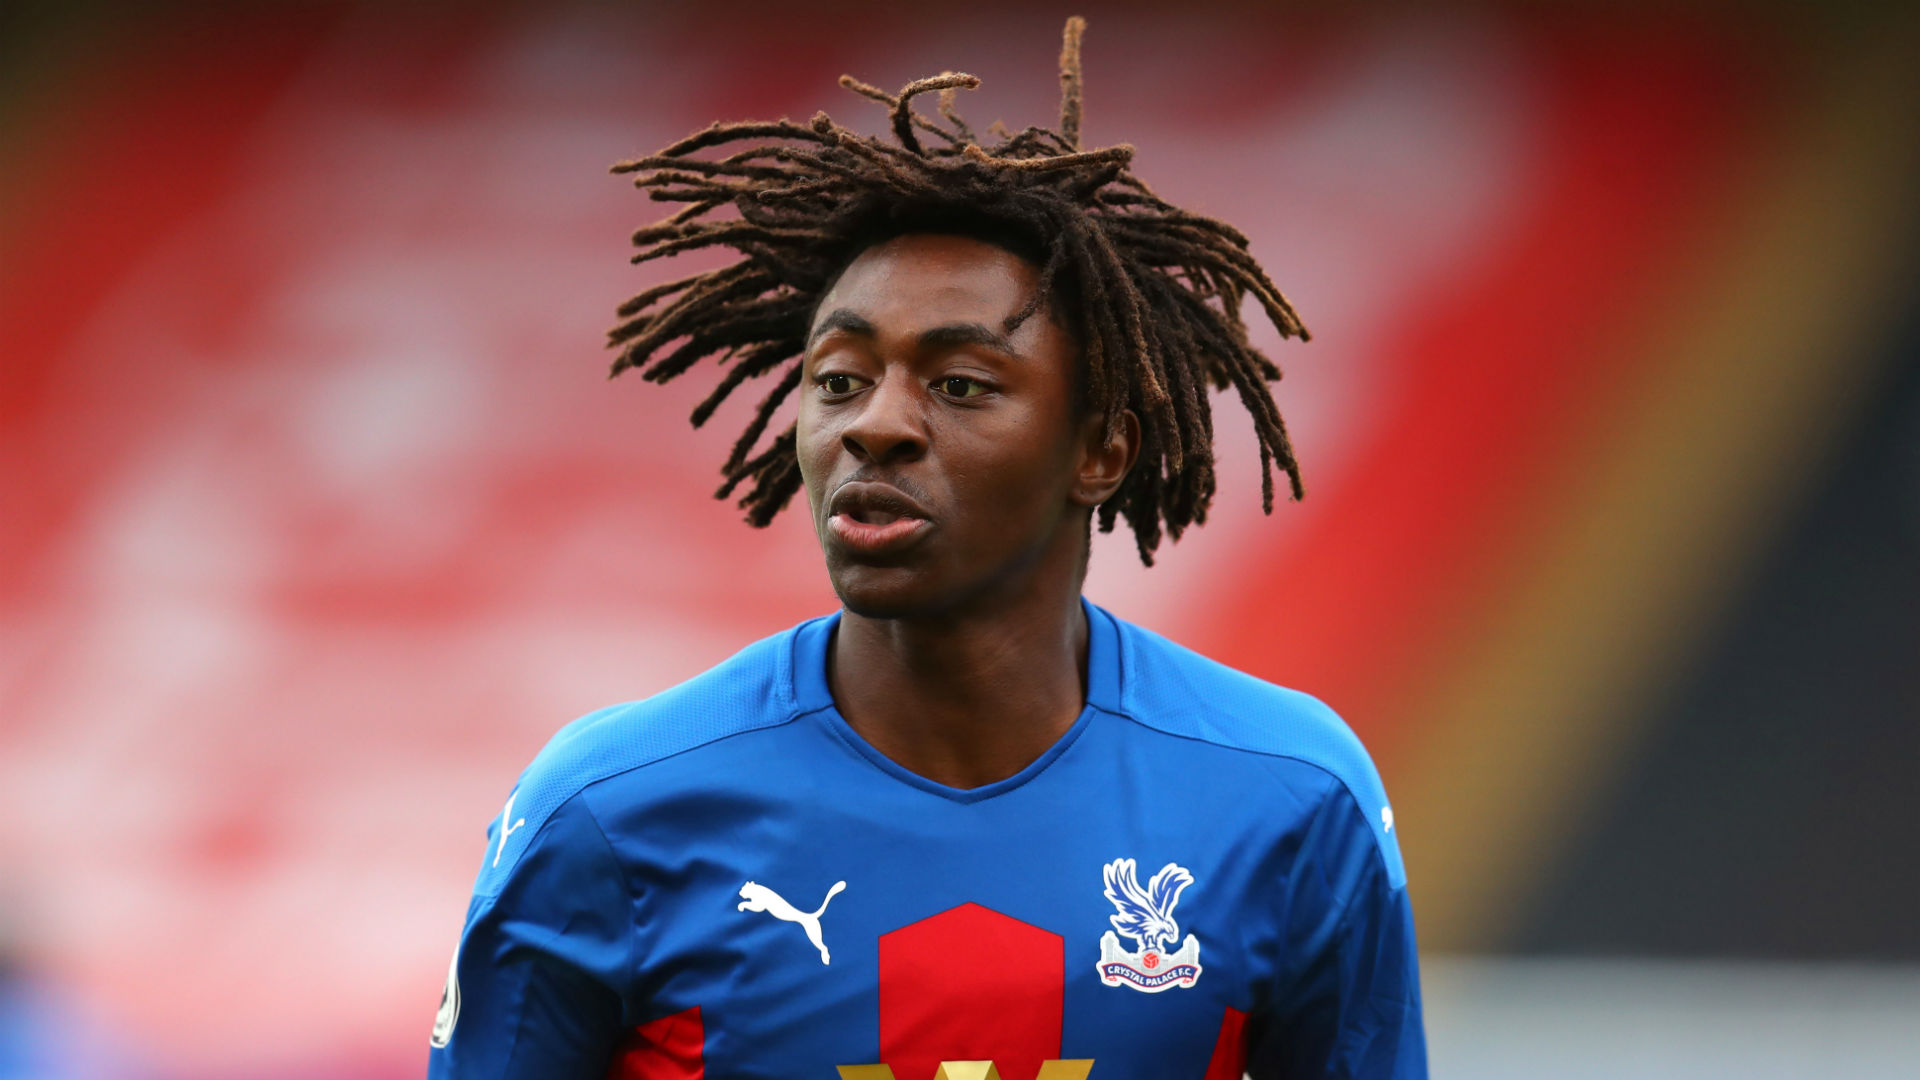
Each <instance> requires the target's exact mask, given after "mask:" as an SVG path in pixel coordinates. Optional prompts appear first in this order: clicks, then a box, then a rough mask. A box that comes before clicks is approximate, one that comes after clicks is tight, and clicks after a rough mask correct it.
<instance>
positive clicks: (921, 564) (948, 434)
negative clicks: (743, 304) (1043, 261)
mask: <svg viewBox="0 0 1920 1080" xmlns="http://www.w3.org/2000/svg"><path fill="white" fill-rule="evenodd" d="M1038 278H1039V275H1038V273H1037V272H1036V270H1035V268H1034V267H1033V265H1032V264H1030V263H1028V262H1027V261H1026V260H1024V259H1022V258H1020V257H1019V256H1017V255H1014V254H1012V253H1010V252H1007V251H1005V250H1003V249H1001V248H998V247H995V246H993V245H991V244H988V243H984V242H982V241H979V240H974V239H971V238H967V237H959V236H945V235H931V234H912V235H907V236H902V237H899V238H896V239H893V240H890V241H887V242H885V243H881V244H877V245H875V246H874V247H871V248H868V249H867V250H866V251H865V252H863V253H862V254H861V255H860V256H859V257H857V258H856V259H854V260H853V262H852V263H851V264H850V265H849V266H848V267H847V269H846V271H845V272H844V273H842V274H841V275H840V279H839V281H838V282H837V283H835V285H834V286H833V288H832V289H831V290H830V291H829V292H828V293H827V295H826V296H825V297H823V298H822V299H821V302H820V306H819V309H818V311H817V313H816V314H815V316H814V322H813V326H812V328H811V332H810V335H809V337H810V343H809V345H808V348H807V352H806V360H805V370H804V374H803V377H802V380H801V385H800V394H801V398H800V416H799V429H798V438H799V445H798V451H799V461H800V471H801V475H802V476H803V477H804V478H805V481H806V487H807V501H808V504H809V505H810V507H811V509H812V512H813V523H814V528H815V531H816V532H817V533H818V535H819V537H820V545H821V547H822V548H823V549H824V550H825V552H826V558H827V572H828V574H829V575H830V576H831V577H832V579H833V587H834V591H835V592H836V593H838V594H839V596H840V600H841V603H843V604H845V605H846V606H847V609H848V610H850V611H853V612H856V613H858V614H863V615H868V616H873V617H881V618H885V617H900V616H908V615H937V614H941V613H946V612H951V611H954V610H957V609H960V608H963V607H965V606H966V605H969V604H972V603H981V602H986V603H991V602H992V600H993V598H994V597H996V596H1000V595H1006V594H1008V593H1009V592H1011V591H1017V590H1020V589H1022V588H1024V587H1025V584H1026V582H1027V581H1028V580H1029V578H1030V575H1031V574H1032V573H1033V572H1034V571H1035V569H1036V568H1038V567H1041V566H1048V567H1053V566H1058V565H1061V564H1062V557H1063V552H1065V553H1068V554H1070V555H1071V559H1072V560H1073V561H1071V562H1068V563H1066V564H1065V565H1066V566H1067V567H1068V568H1069V571H1072V570H1076V569H1077V566H1078V562H1077V560H1078V558H1079V550H1080V545H1081V544H1082V543H1083V542H1084V537H1083V534H1084V531H1085V529H1086V524H1085V522H1086V515H1087V511H1088V507H1089V505H1091V504H1089V503H1087V502H1086V500H1087V498H1088V497H1089V496H1088V492H1087V485H1086V483H1085V479H1084V477H1083V475H1082V473H1083V471H1084V464H1085V458H1086V455H1087V445H1086V444H1087V441H1088V440H1087V438H1086V435H1085V432H1084V431H1083V429H1087V428H1088V426H1089V425H1088V424H1086V423H1084V422H1079V421H1077V419H1076V414H1077V412H1078V410H1077V409H1076V408H1075V400H1074V398H1075V392H1076V390H1075V376H1076V370H1077V366H1078V363H1079V360H1078V352H1077V349H1076V347H1075V345H1074V343H1073V341H1072V340H1071V339H1070V338H1069V336H1068V335H1067V333H1066V332H1065V331H1063V330H1062V329H1061V328H1060V327H1059V326H1058V325H1056V324H1055V322H1054V321H1053V320H1052V319H1050V318H1048V317H1047V315H1046V313H1045V311H1044V310H1043V311H1042V312H1040V313H1038V314H1036V315H1035V316H1034V317H1032V318H1029V319H1027V320H1025V321H1024V322H1022V323H1021V324H1020V326H1019V327H1018V328H1017V329H1016V330H1014V331H1013V333H1011V334H1006V333H1004V332H1003V329H1002V328H1003V327H1004V326H1005V325H1006V319H1007V317H1008V316H1009V315H1012V314H1014V313H1016V312H1018V311H1019V310H1020V309H1021V308H1022V307H1023V306H1024V305H1025V304H1026V301H1027V298H1028V297H1030V296H1031V295H1032V294H1033V290H1034V289H1035V288H1036V287H1037V285H1038ZM1094 445H1095V446H1096V447H1097V446H1098V439H1097V438H1096V439H1095V440H1094ZM1063 545H1064V546H1063Z"/></svg>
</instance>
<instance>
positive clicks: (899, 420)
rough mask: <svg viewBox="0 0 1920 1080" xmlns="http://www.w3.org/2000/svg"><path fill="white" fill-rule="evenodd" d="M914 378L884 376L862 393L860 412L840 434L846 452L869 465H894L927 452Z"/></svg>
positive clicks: (924, 425) (923, 421) (925, 436)
mask: <svg viewBox="0 0 1920 1080" xmlns="http://www.w3.org/2000/svg"><path fill="white" fill-rule="evenodd" d="M915 389H916V387H915V386H914V384H913V380H912V379H910V378H905V377H902V376H898V375H895V376H893V377H891V378H883V379H881V380H880V382H879V383H878V384H876V385H875V386H874V388H873V389H872V390H871V391H869V392H868V393H867V394H866V395H865V400H864V401H862V403H861V405H862V407H861V409H860V414H859V415H858V416H856V417H854V418H853V420H852V421H851V422H850V423H848V424H847V426H846V428H845V429H844V430H843V431H842V432H841V434H840V444H841V445H842V446H844V447H846V448H847V452H848V453H849V454H852V455H853V456H854V457H856V458H858V459H859V460H860V461H862V462H864V463H866V464H870V465H897V464H899V463H901V462H906V461H914V460H916V459H918V458H919V457H920V456H921V455H923V454H925V453H926V452H927V431H926V423H925V416H924V415H923V414H922V411H921V402H920V397H921V395H919V394H917V393H915Z"/></svg>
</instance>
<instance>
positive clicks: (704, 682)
mask: <svg viewBox="0 0 1920 1080" xmlns="http://www.w3.org/2000/svg"><path fill="white" fill-rule="evenodd" d="M817 621H819V620H810V621H809V622H807V623H802V624H800V625H799V626H796V627H793V628H791V629H788V630H785V631H782V632H781V633H778V634H775V635H773V636H772V637H768V638H763V639H761V640H760V641H756V642H754V643H753V644H752V645H749V646H747V647H746V648H744V649H742V650H740V651H739V652H738V653H735V654H734V655H733V656H732V657H730V658H729V659H727V660H725V661H723V662H722V663H720V664H719V665H717V666H715V667H713V668H710V669H708V670H707V671H705V672H702V673H701V674H699V675H697V676H695V677H693V678H691V679H689V680H687V681H686V682H683V683H680V684H679V685H677V686H674V687H671V688H669V689H666V690H663V691H661V692H660V693H658V694H655V695H653V696H652V697H649V698H645V699H642V700H639V701H629V702H624V703H622V704H619V705H612V706H609V707H607V708H604V709H599V710H596V711H594V712H591V713H588V714H586V715H585V716H582V717H580V718H579V719H577V720H574V721H573V722H572V723H570V724H568V725H566V726H565V727H563V728H561V729H560V730H559V731H558V732H557V733H555V734H554V736H553V738H551V739H550V740H548V742H547V745H546V747H545V748H544V749H542V750H541V751H540V753H539V754H538V755H536V756H535V757H534V759H533V761H532V763H531V764H529V765H528V766H527V767H526V769H525V770H524V771H523V772H522V773H521V774H520V779H519V782H518V783H516V784H515V785H514V788H513V791H512V793H511V794H510V795H509V796H508V800H507V805H506V807H505V809H504V810H503V811H502V812H501V814H500V816H499V817H498V818H497V819H496V820H495V821H494V822H493V824H492V825H491V826H490V828H489V853H488V858H487V861H486V862H484V863H483V864H482V866H481V872H480V880H479V882H478V883H477V885H476V891H478V892H481V893H486V892H489V891H491V888H497V887H498V885H499V884H500V883H501V882H503V881H504V879H505V878H506V876H507V875H508V873H509V872H510V871H511V869H512V864H513V862H515V861H517V859H518V858H519V856H520V854H521V853H522V852H524V851H526V850H527V849H528V848H530V847H533V846H535V845H538V844H540V843H542V842H544V841H545V840H546V838H545V837H543V835H542V834H543V832H545V831H547V827H548V824H549V822H550V821H551V820H552V819H553V818H554V816H555V812H556V811H557V810H558V809H559V808H560V807H562V806H563V805H565V804H566V803H567V802H568V801H569V800H571V799H573V798H574V797H575V796H576V795H579V794H580V793H581V792H582V791H584V790H586V789H587V788H588V787H590V786H592V785H594V784H596V783H599V782H600V781H603V780H607V779H610V778H612V777H615V776H619V775H622V774H625V773H629V772H632V771H633V770H635V769H640V768H644V767H646V766H648V765H652V764H654V763H656V762H659V761H664V760H666V759H667V758H671V757H676V756H678V755H681V754H686V753H691V752H695V751H698V750H699V749H700V748H702V747H705V746H710V745H712V744H714V743H718V742H720V741H722V740H725V739H728V738H731V737H733V736H736V735H742V734H745V733H747V732H751V731H758V730H762V729H765V728H771V727H777V726H779V725H781V724H784V723H787V722H788V721H790V720H792V719H793V718H794V717H795V716H796V715H798V713H799V711H800V710H799V708H798V705H797V703H796V700H795V695H794V687H793V670H792V668H793V641H794V637H795V635H796V634H798V633H799V632H800V631H801V630H803V629H804V628H805V627H807V626H809V625H811V624H812V623H813V622H817ZM587 816H589V817H590V815H587ZM502 830H506V832H505V838H504V839H503V838H502ZM522 830H524V832H523V831H522Z"/></svg>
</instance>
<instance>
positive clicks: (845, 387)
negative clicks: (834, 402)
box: [818, 372, 867, 397]
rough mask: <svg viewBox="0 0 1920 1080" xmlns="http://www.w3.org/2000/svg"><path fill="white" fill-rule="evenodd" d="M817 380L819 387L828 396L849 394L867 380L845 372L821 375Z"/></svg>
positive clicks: (863, 384)
mask: <svg viewBox="0 0 1920 1080" xmlns="http://www.w3.org/2000/svg"><path fill="white" fill-rule="evenodd" d="M818 382H819V385H820V389H821V390H822V391H824V392H825V393H826V394H827V395H828V396H830V397H839V396H840V395H842V394H851V393H853V392H854V391H855V390H858V389H860V388H861V387H862V386H865V385H866V384H867V381H866V380H865V379H862V378H860V377H859V376H858V375H848V374H846V373H845V372H834V373H833V374H831V375H822V376H820V378H819V380H818Z"/></svg>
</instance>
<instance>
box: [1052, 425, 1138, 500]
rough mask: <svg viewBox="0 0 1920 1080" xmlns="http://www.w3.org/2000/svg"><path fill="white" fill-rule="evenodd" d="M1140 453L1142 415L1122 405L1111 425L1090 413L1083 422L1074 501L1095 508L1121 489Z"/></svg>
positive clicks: (1074, 483) (1074, 481) (1074, 478)
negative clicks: (1138, 415) (1123, 407)
mask: <svg viewBox="0 0 1920 1080" xmlns="http://www.w3.org/2000/svg"><path fill="white" fill-rule="evenodd" d="M1139 456H1140V418H1139V417H1137V416H1135V415H1133V410H1132V409H1123V410H1121V412H1120V415H1119V416H1118V417H1116V418H1115V419H1114V421H1113V423H1112V425H1110V426H1109V425H1108V424H1107V422H1106V417H1104V416H1100V415H1098V414H1095V415H1090V416H1088V417H1087V418H1086V419H1084V420H1082V421H1081V423H1080V461H1079V467H1078V468H1077V469H1076V471H1075V472H1074V477H1073V488H1072V491H1071V492H1070V494H1069V497H1070V498H1072V500H1073V502H1074V505H1076V506H1084V507H1086V508H1088V509H1090V510H1091V509H1093V508H1094V507H1096V506H1099V505H1100V504H1101V503H1103V502H1106V501H1107V500H1108V499H1110V498H1112V497H1113V493H1114V492H1116V491H1118V490H1120V483H1121V481H1123V480H1125V479H1126V478H1127V472H1128V471H1129V470H1131V469H1132V468H1133V463H1134V461H1135V459H1137V458H1138V457H1139Z"/></svg>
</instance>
